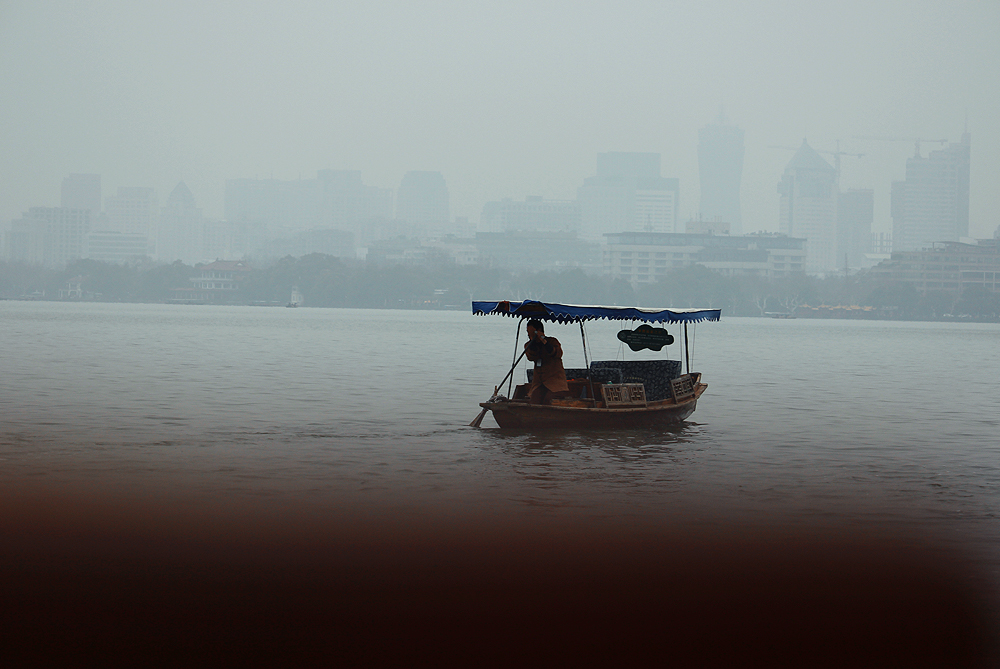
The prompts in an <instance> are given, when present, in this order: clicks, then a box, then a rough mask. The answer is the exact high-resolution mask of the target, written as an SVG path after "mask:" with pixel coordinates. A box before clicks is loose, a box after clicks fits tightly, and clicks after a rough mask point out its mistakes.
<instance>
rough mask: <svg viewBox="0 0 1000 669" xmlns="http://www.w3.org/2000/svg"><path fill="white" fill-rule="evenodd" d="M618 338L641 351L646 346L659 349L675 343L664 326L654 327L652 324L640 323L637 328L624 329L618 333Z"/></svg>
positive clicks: (635, 349)
mask: <svg viewBox="0 0 1000 669" xmlns="http://www.w3.org/2000/svg"><path fill="white" fill-rule="evenodd" d="M618 339H620V340H621V341H623V342H625V343H626V344H628V347H629V348H630V349H632V350H633V351H641V350H642V349H644V348H648V349H649V350H650V351H659V350H660V349H661V348H663V347H664V346H670V345H671V344H673V343H674V338H673V336H672V335H671V334H670V333H669V332H667V331H666V330H665V329H664V328H654V327H653V326H651V325H640V326H639V327H637V328H636V329H635V330H622V331H621V332H619V333H618Z"/></svg>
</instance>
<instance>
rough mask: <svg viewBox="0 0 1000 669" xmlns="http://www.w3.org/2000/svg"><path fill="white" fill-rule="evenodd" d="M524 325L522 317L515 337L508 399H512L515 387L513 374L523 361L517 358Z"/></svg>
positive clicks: (501, 383)
mask: <svg viewBox="0 0 1000 669" xmlns="http://www.w3.org/2000/svg"><path fill="white" fill-rule="evenodd" d="M523 323H524V317H522V318H521V320H519V321H518V322H517V334H516V335H515V336H514V362H513V363H512V364H511V366H510V371H511V375H510V382H509V383H508V384H507V397H508V399H509V398H510V397H511V395H510V389H511V387H513V385H514V374H513V372H514V368H515V367H517V363H518V362H520V361H521V359H520V358H519V357H517V345H518V344H519V343H520V342H521V325H522V324H523ZM500 385H503V381H501V382H500Z"/></svg>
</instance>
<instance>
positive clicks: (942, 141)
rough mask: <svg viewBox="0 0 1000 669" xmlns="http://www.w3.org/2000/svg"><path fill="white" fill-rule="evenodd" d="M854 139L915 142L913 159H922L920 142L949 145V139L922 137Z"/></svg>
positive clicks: (862, 137) (861, 137)
mask: <svg viewBox="0 0 1000 669" xmlns="http://www.w3.org/2000/svg"><path fill="white" fill-rule="evenodd" d="M854 139H874V140H876V141H879V142H913V157H914V158H919V157H920V142H929V143H931V144H947V143H948V140H947V139H921V138H920V137H872V136H870V135H856V136H855V137H854Z"/></svg>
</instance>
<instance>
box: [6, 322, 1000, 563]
mask: <svg viewBox="0 0 1000 669" xmlns="http://www.w3.org/2000/svg"><path fill="white" fill-rule="evenodd" d="M515 328H516V322H515V321H513V320H509V319H501V318H484V317H473V316H471V315H470V314H469V313H466V312H412V311H367V310H345V309H308V308H304V309H296V310H292V309H274V308H252V307H246V308H242V307H210V306H174V305H112V304H62V303H32V302H0V336H2V341H3V354H2V355H3V358H2V365H0V412H2V425H0V485H2V484H7V483H16V482H24V481H33V482H45V483H50V484H55V485H62V484H77V483H94V482H96V483H99V484H101V485H104V484H107V485H114V486H118V487H124V488H135V489H139V490H152V491H157V490H163V491H166V490H179V489H180V490H184V491H185V492H187V493H189V494H194V495H203V496H205V497H225V498H227V499H235V500H238V499H239V498H241V497H253V498H257V499H259V498H262V497H263V498H268V497H273V498H275V499H282V500H311V501H316V502H319V503H338V504H341V503H349V504H354V505H357V506H358V508H368V509H371V508H381V509H386V510H391V511H393V512H400V513H405V512H406V511H407V510H413V509H421V510H422V511H420V512H422V513H426V512H427V509H430V508H433V509H435V510H436V511H435V512H436V513H445V514H446V513H449V512H456V513H457V512H458V511H460V510H461V509H463V508H468V506H469V505H478V506H480V507H483V508H495V509H497V510H502V511H505V512H523V513H528V514H547V515H557V516H558V515H559V514H566V515H573V516H583V517H601V518H621V519H623V521H624V520H627V519H628V518H630V517H636V516H648V515H650V514H663V515H664V516H665V517H666V516H673V517H679V516H683V517H686V518H689V519H690V518H709V517H718V516H719V514H723V515H725V516H727V517H737V518H741V517H745V518H747V519H748V520H758V521H759V520H766V519H769V518H772V517H774V516H775V515H777V514H780V515H781V516H782V517H785V518H787V519H789V521H790V522H793V523H794V522H801V523H810V522H815V521H817V520H823V519H837V520H840V521H843V522H847V523H859V524H876V525H877V524H879V523H885V524H887V525H893V526H897V527H898V526H909V527H917V528H922V529H925V530H926V531H929V532H933V533H935V534H937V535H940V536H941V537H943V539H944V540H945V541H956V542H963V543H964V544H965V545H973V546H974V547H975V548H976V549H977V550H981V552H983V553H984V554H985V555H986V556H987V557H986V558H985V559H986V561H987V562H988V563H989V564H991V565H992V564H995V565H997V566H996V568H994V567H990V569H991V570H992V572H993V573H994V574H995V575H996V574H1000V532H998V527H1000V526H998V522H997V514H998V512H1000V492H998V490H1000V466H998V455H1000V447H998V434H1000V430H998V421H1000V411H998V410H1000V400H998V395H997V384H996V381H997V370H998V369H1000V364H998V362H1000V361H998V356H1000V353H998V351H1000V346H998V344H1000V327H998V326H997V325H993V324H971V323H968V324H941V323H888V322H849V321H819V320H770V319H737V318H725V315H723V321H722V322H719V323H703V324H700V325H698V326H697V327H696V328H695V339H694V344H695V346H694V364H693V368H694V369H696V370H698V371H701V372H703V373H704V380H705V381H706V382H707V383H708V384H709V389H708V391H707V393H706V394H705V395H704V397H703V399H702V400H701V402H700V404H699V407H698V410H697V412H696V413H695V414H694V415H693V416H692V420H691V421H690V422H689V423H688V424H687V425H685V426H684V427H681V428H678V429H676V430H674V431H670V432H666V433H651V432H631V433H624V434H604V433H571V434H536V435H532V434H505V433H501V432H500V431H499V430H497V429H496V424H495V423H494V422H492V419H491V418H487V419H486V420H485V421H484V423H483V427H484V428H485V429H480V430H477V429H474V428H469V427H467V425H468V423H469V421H470V420H472V418H474V417H475V416H476V414H477V413H478V411H479V407H478V406H477V402H478V401H481V400H484V399H486V398H488V397H489V396H490V394H491V392H492V390H493V386H494V385H495V384H496V383H498V382H499V381H500V379H501V378H502V377H503V376H504V374H505V373H506V371H507V369H508V368H509V365H510V361H511V359H512V357H513V353H514V333H515ZM619 329H621V324H616V323H606V322H602V323H592V324H590V325H588V328H587V334H588V338H589V340H590V342H591V345H592V348H593V356H592V357H593V358H594V359H615V358H620V357H622V356H624V357H626V358H628V359H635V358H640V357H643V355H640V354H635V353H632V352H631V351H629V350H627V349H626V350H625V351H624V352H622V351H621V350H620V348H619V346H620V343H619V342H618V340H617V339H616V338H615V333H616V332H617V331H618V330H619ZM550 330H551V332H550V334H552V335H555V336H557V337H559V338H560V340H561V341H562V342H563V344H564V348H565V349H566V352H567V359H566V362H567V366H583V355H582V352H581V347H580V331H579V328H578V327H577V326H550ZM675 334H676V332H675ZM644 355H645V357H656V356H658V355H660V354H652V353H650V352H644ZM680 355H681V351H680V350H679V347H678V346H677V345H674V346H672V347H671V351H670V357H675V358H676V357H679V356H680ZM516 378H517V379H518V381H521V380H523V378H524V374H523V371H521V370H519V371H518V372H517V377H516ZM414 512H416V511H414ZM713 514H714V516H713Z"/></svg>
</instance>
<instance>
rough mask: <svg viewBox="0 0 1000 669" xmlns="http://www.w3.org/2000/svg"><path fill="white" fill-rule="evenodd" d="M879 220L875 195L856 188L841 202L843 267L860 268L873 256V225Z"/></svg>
mask: <svg viewBox="0 0 1000 669" xmlns="http://www.w3.org/2000/svg"><path fill="white" fill-rule="evenodd" d="M874 220H875V191H873V190H871V189H860V188H852V189H850V190H847V191H845V192H843V193H840V196H839V197H838V200H837V262H838V263H840V266H841V267H844V266H846V267H853V268H859V267H862V266H863V265H864V262H865V256H866V255H867V254H869V253H871V238H872V221H874Z"/></svg>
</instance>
